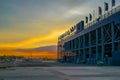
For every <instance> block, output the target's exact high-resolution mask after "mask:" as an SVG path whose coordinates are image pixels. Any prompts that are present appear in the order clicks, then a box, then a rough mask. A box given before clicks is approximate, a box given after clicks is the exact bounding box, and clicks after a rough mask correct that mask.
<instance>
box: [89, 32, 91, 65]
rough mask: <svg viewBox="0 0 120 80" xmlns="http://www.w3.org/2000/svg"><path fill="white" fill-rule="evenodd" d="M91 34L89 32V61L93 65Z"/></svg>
mask: <svg viewBox="0 0 120 80" xmlns="http://www.w3.org/2000/svg"><path fill="white" fill-rule="evenodd" d="M91 54H92V53H91V33H90V32H89V61H90V64H92V62H91Z"/></svg>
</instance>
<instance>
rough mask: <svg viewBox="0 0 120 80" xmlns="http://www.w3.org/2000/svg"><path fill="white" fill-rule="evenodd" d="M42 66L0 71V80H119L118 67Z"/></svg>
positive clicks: (57, 64) (49, 63)
mask: <svg viewBox="0 0 120 80" xmlns="http://www.w3.org/2000/svg"><path fill="white" fill-rule="evenodd" d="M42 64H44V65H42ZM42 64H41V65H42V66H40V65H39V66H31V67H30V66H22V67H11V68H7V69H0V80H120V67H119V66H102V67H98V66H86V65H81V66H80V65H75V64H68V65H69V66H67V64H59V63H54V62H45V63H42Z"/></svg>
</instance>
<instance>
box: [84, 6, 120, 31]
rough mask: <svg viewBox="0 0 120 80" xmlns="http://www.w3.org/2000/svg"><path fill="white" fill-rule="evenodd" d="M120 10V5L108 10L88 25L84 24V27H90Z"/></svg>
mask: <svg viewBox="0 0 120 80" xmlns="http://www.w3.org/2000/svg"><path fill="white" fill-rule="evenodd" d="M119 11H120V6H118V7H116V8H114V9H112V10H111V11H108V12H107V13H105V14H104V15H102V16H100V17H98V18H97V19H95V20H93V21H92V22H90V23H88V24H87V25H86V26H84V28H85V29H86V28H88V27H90V26H92V25H94V24H96V23H97V22H99V21H101V20H104V19H106V18H108V17H109V16H111V15H113V14H115V13H117V12H119Z"/></svg>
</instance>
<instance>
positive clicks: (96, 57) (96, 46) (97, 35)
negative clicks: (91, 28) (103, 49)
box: [96, 29, 98, 60]
mask: <svg viewBox="0 0 120 80" xmlns="http://www.w3.org/2000/svg"><path fill="white" fill-rule="evenodd" d="M96 60H98V29H96Z"/></svg>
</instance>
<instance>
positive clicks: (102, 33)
mask: <svg viewBox="0 0 120 80" xmlns="http://www.w3.org/2000/svg"><path fill="white" fill-rule="evenodd" d="M103 29H104V26H102V27H101V39H102V44H101V45H102V60H104V52H105V51H104V30H103Z"/></svg>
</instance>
